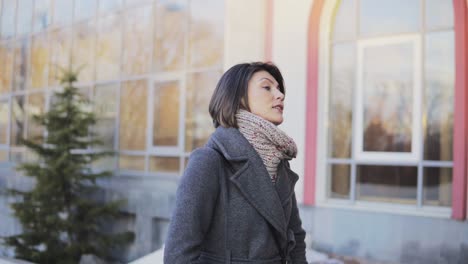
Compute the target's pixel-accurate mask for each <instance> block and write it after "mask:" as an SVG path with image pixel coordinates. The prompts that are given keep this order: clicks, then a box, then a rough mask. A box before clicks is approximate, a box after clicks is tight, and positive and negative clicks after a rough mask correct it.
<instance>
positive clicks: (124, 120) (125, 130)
mask: <svg viewBox="0 0 468 264" xmlns="http://www.w3.org/2000/svg"><path fill="white" fill-rule="evenodd" d="M147 99H148V89H147V83H146V81H145V80H139V81H128V82H125V83H123V84H122V89H121V93H120V128H119V131H120V133H119V142H120V143H119V147H120V149H121V150H144V149H145V146H146V143H145V142H146V141H145V140H146V118H147V112H148V111H147Z"/></svg>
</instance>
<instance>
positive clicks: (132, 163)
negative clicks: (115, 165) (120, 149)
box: [119, 154, 145, 171]
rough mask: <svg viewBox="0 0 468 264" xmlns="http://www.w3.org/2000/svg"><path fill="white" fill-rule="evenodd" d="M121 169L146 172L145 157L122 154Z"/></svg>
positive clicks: (120, 157) (120, 156)
mask: <svg viewBox="0 0 468 264" xmlns="http://www.w3.org/2000/svg"><path fill="white" fill-rule="evenodd" d="M119 168H120V169H121V170H130V171H144V170H145V157H143V156H130V155H123V154H120V155H119Z"/></svg>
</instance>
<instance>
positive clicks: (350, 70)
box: [328, 44, 356, 158]
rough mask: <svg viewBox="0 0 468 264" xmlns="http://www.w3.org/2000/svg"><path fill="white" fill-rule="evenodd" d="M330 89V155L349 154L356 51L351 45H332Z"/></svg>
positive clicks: (337, 156) (343, 155)
mask: <svg viewBox="0 0 468 264" xmlns="http://www.w3.org/2000/svg"><path fill="white" fill-rule="evenodd" d="M332 49H333V51H332V66H331V71H332V72H331V90H330V105H329V121H328V122H329V125H328V129H329V133H328V135H329V137H328V141H329V143H328V144H329V145H328V147H329V155H331V156H332V157H334V158H350V157H351V136H352V135H351V132H352V108H353V106H352V103H353V99H352V98H353V87H354V86H355V76H356V73H355V72H356V71H355V69H356V67H355V66H354V65H355V63H356V52H355V45H353V44H336V45H333V47H332Z"/></svg>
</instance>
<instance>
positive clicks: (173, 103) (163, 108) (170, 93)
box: [153, 82, 180, 146]
mask: <svg viewBox="0 0 468 264" xmlns="http://www.w3.org/2000/svg"><path fill="white" fill-rule="evenodd" d="M179 93H180V89H179V85H178V82H168V83H161V84H155V86H154V123H153V126H154V127H153V145H155V146H177V142H178V138H179V137H178V135H179Z"/></svg>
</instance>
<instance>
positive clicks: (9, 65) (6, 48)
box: [0, 41, 14, 94]
mask: <svg viewBox="0 0 468 264" xmlns="http://www.w3.org/2000/svg"><path fill="white" fill-rule="evenodd" d="M0 61H1V62H2V70H0V94H4V93H8V92H10V89H11V85H12V83H13V65H14V42H11V41H7V42H3V43H2V42H0Z"/></svg>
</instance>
